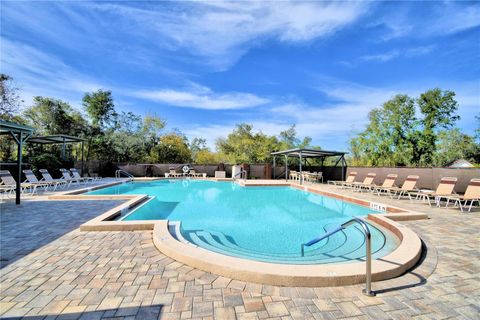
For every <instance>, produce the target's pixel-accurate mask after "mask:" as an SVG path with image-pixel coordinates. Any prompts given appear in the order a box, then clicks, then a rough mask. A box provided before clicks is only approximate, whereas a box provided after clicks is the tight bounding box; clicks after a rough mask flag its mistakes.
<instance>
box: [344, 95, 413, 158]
mask: <svg viewBox="0 0 480 320" xmlns="http://www.w3.org/2000/svg"><path fill="white" fill-rule="evenodd" d="M368 119H369V123H368V125H367V127H366V129H365V130H364V131H363V132H361V133H360V134H359V135H358V136H356V137H354V138H352V139H351V140H350V149H351V153H352V158H353V162H354V163H355V164H361V165H384V166H396V165H407V164H409V163H410V161H411V159H412V145H411V137H412V135H413V133H414V129H415V120H416V119H415V104H414V100H413V99H412V98H410V97H409V96H407V95H396V96H395V97H393V98H392V99H390V100H388V101H387V102H385V103H384V104H383V105H382V106H381V107H380V108H375V109H373V110H372V111H370V113H369V114H368Z"/></svg>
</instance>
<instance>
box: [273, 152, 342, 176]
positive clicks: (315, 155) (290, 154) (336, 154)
mask: <svg viewBox="0 0 480 320" xmlns="http://www.w3.org/2000/svg"><path fill="white" fill-rule="evenodd" d="M345 154H347V152H342V151H330V150H319V149H307V148H295V149H288V150H282V151H275V152H272V153H271V155H272V156H273V176H274V178H275V176H276V174H275V169H276V168H275V167H276V161H275V158H276V157H277V156H283V157H285V173H284V174H285V180H288V158H289V157H295V158H298V159H299V160H300V161H299V162H298V168H299V171H300V184H303V175H302V160H303V161H305V164H306V159H307V158H320V159H321V160H322V168H323V161H324V159H325V158H327V157H338V159H337V161H336V162H335V165H334V166H337V164H338V163H341V164H342V180H343V179H344V177H345V167H346V161H345Z"/></svg>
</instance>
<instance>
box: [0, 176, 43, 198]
mask: <svg viewBox="0 0 480 320" xmlns="http://www.w3.org/2000/svg"><path fill="white" fill-rule="evenodd" d="M0 186H1V187H2V189H4V190H10V189H11V188H13V189H14V190H15V189H16V188H17V181H16V180H15V179H14V178H13V177H12V175H11V174H10V171H8V170H0ZM27 190H30V192H31V194H32V195H33V194H35V192H36V191H37V185H34V184H31V183H25V182H24V183H21V184H20V191H21V192H22V193H25V192H26V191H27Z"/></svg>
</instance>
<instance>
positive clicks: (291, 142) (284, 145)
mask: <svg viewBox="0 0 480 320" xmlns="http://www.w3.org/2000/svg"><path fill="white" fill-rule="evenodd" d="M278 140H279V146H278V147H279V149H280V150H287V149H293V148H306V147H308V146H309V145H310V144H311V142H312V138H310V137H304V138H303V140H300V139H299V138H298V137H297V130H296V129H295V125H294V124H293V125H291V126H290V127H289V128H288V129H287V130H284V131H281V132H280V134H279V135H278Z"/></svg>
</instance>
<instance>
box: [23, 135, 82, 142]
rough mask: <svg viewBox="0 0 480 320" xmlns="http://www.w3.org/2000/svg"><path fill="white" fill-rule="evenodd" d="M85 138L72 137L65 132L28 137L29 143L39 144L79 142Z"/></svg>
mask: <svg viewBox="0 0 480 320" xmlns="http://www.w3.org/2000/svg"><path fill="white" fill-rule="evenodd" d="M84 140H85V139H82V138H78V137H72V136H68V135H65V134H55V135H51V136H42V137H31V138H30V139H28V143H39V144H61V143H77V142H82V141H84Z"/></svg>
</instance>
